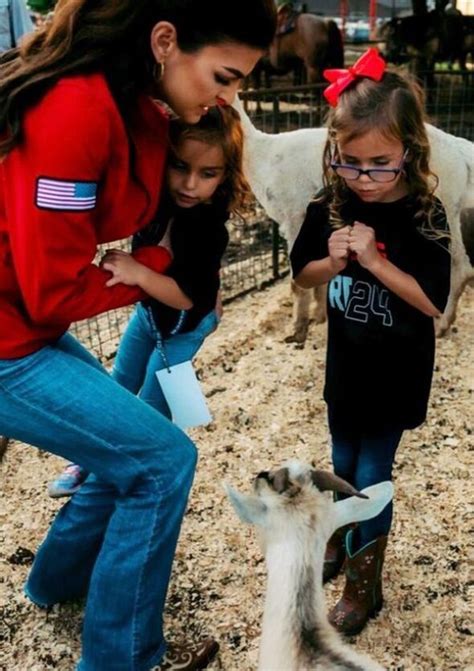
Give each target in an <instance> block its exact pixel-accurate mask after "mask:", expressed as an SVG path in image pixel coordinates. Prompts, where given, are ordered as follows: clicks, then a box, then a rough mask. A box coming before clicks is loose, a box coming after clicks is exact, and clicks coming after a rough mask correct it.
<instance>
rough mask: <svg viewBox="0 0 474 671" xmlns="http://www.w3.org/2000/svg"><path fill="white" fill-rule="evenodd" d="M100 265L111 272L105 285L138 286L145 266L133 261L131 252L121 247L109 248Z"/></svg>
mask: <svg viewBox="0 0 474 671" xmlns="http://www.w3.org/2000/svg"><path fill="white" fill-rule="evenodd" d="M100 267H101V268H103V269H104V270H108V271H109V272H110V273H112V277H111V278H110V280H108V281H107V282H106V283H105V286H106V287H113V286H114V285H115V284H126V285H128V286H140V282H141V280H142V278H143V273H144V271H145V270H146V266H144V265H143V264H141V263H138V261H135V259H134V258H133V256H132V255H131V254H128V253H127V252H123V251H122V250H121V249H110V250H109V251H108V252H107V253H106V254H105V255H104V256H103V257H102V260H101V262H100Z"/></svg>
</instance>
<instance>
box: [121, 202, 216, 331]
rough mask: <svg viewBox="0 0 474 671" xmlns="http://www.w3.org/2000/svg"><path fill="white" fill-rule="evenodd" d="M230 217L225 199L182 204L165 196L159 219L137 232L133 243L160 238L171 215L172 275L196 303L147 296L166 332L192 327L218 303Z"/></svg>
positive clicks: (146, 303)
mask: <svg viewBox="0 0 474 671" xmlns="http://www.w3.org/2000/svg"><path fill="white" fill-rule="evenodd" d="M228 218H229V212H228V210H227V208H226V207H224V206H223V205H220V204H213V203H211V204H204V203H203V204H200V205H196V206H194V207H191V208H180V207H177V206H176V205H174V204H172V203H170V201H169V200H168V199H163V203H162V204H161V205H160V208H159V211H158V213H157V216H156V217H155V220H154V221H153V222H152V223H151V224H150V225H149V226H147V228H145V229H143V230H142V231H140V232H139V233H137V234H136V235H135V236H134V238H133V244H132V248H133V249H137V248H138V247H143V246H148V245H155V244H158V243H159V242H160V240H161V239H162V238H163V236H164V234H165V232H166V229H167V227H168V223H169V222H170V220H171V227H170V242H171V249H172V254H173V261H172V263H171V265H170V267H169V268H168V270H167V271H166V275H167V276H168V277H172V278H173V279H174V280H175V281H176V283H177V284H178V286H179V288H180V289H181V290H182V291H183V292H184V293H185V294H186V296H188V298H189V299H190V300H191V301H192V302H193V307H192V308H190V309H189V310H186V311H184V310H176V309H175V308H171V307H169V306H168V305H164V304H163V303H161V302H160V301H158V300H155V299H153V298H150V299H148V300H146V301H144V302H143V305H144V306H145V307H149V308H150V309H151V312H152V314H153V318H154V321H155V324H156V326H157V328H158V330H159V331H160V333H161V335H162V337H163V338H165V339H166V338H167V337H169V336H170V335H174V334H175V333H178V332H179V333H186V332H189V331H192V330H193V329H195V328H196V326H197V325H198V324H199V322H200V321H201V320H202V319H203V317H205V316H206V315H207V314H208V313H209V312H211V311H212V310H213V309H214V308H215V305H216V299H217V293H218V291H219V287H220V280H219V270H220V267H221V260H222V256H223V254H224V252H225V249H226V247H227V243H228V241H229V234H228V232H227V229H226V227H225V223H226V221H227V220H228Z"/></svg>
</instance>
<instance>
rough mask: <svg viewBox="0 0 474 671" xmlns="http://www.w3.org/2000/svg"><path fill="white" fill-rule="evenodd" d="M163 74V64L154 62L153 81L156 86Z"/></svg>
mask: <svg viewBox="0 0 474 671" xmlns="http://www.w3.org/2000/svg"><path fill="white" fill-rule="evenodd" d="M164 74H165V64H164V62H163V63H162V62H161V61H156V63H155V65H154V66H153V79H154V80H155V82H156V83H157V84H158V83H159V82H161V80H162V79H163V75H164Z"/></svg>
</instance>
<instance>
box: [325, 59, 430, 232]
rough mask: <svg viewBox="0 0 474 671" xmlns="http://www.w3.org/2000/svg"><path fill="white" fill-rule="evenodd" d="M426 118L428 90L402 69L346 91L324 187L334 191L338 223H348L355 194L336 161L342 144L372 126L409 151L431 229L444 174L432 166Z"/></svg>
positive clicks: (420, 213) (410, 178) (410, 176)
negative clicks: (345, 213) (346, 209)
mask: <svg viewBox="0 0 474 671" xmlns="http://www.w3.org/2000/svg"><path fill="white" fill-rule="evenodd" d="M424 122H425V113H424V94H423V90H422V89H421V87H420V86H419V85H418V84H417V82H416V81H414V80H413V79H411V78H409V77H405V76H401V75H399V74H398V73H396V72H386V73H385V74H384V76H383V78H382V80H381V81H380V82H375V81H373V80H372V79H368V78H363V79H360V80H359V81H357V82H356V83H355V85H353V86H351V87H350V88H348V89H347V90H345V91H344V93H342V95H341V96H340V98H339V100H338V103H337V106H336V107H334V108H331V109H330V111H329V114H328V117H327V126H328V140H327V143H326V147H325V149H324V155H323V178H324V186H325V187H326V193H327V194H330V204H329V212H330V220H331V223H332V225H333V226H334V227H335V228H339V227H341V226H343V225H344V224H345V222H344V221H343V219H342V216H341V208H342V206H343V204H344V203H345V202H346V200H347V196H348V193H349V190H348V189H347V186H346V184H345V182H344V180H343V179H342V178H341V177H339V176H338V175H336V174H335V173H334V171H333V170H332V169H331V161H332V160H334V158H336V160H337V143H338V142H349V141H350V140H352V139H354V138H356V137H360V136H361V135H365V134H366V133H368V132H369V131H371V130H377V131H379V132H380V133H381V134H382V135H383V136H385V137H387V138H391V139H397V140H399V141H400V142H401V144H402V145H403V147H404V148H405V150H408V155H407V160H406V162H405V165H404V173H405V178H406V183H407V186H408V189H409V191H410V193H411V194H412V196H413V197H414V199H415V202H416V217H417V218H420V219H421V220H424V221H425V222H427V227H428V230H429V229H430V228H431V220H432V217H433V215H434V214H435V209H436V199H435V198H434V196H433V192H434V190H435V188H436V186H437V184H438V178H437V177H436V175H434V174H433V173H432V172H431V170H430V166H429V159H430V145H429V140H428V136H427V134H426V128H425V125H424ZM425 227H426V224H425Z"/></svg>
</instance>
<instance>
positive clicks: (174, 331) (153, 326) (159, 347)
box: [146, 305, 186, 373]
mask: <svg viewBox="0 0 474 671" xmlns="http://www.w3.org/2000/svg"><path fill="white" fill-rule="evenodd" d="M146 310H147V314H148V319H149V321H150V327H151V330H152V333H153V335H154V336H155V338H156V349H157V350H158V352H159V353H160V356H161V358H162V359H163V363H164V364H165V366H166V370H167V371H168V373H171V369H170V364H169V361H168V357H167V356H166V351H165V343H164V340H163V336H162V335H161V332H160V331H159V330H158V327H157V326H156V324H155V320H154V318H153V311H152V309H151V307H150V306H149V305H148V306H147V308H146ZM185 318H186V310H180V312H179V317H178V321H177V322H176V326H175V327H174V328H173V329H172V330H171V331H170V336H174V335H176V334H177V333H178V331H179V330H180V329H181V327H182V325H183V322H184V320H185Z"/></svg>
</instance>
